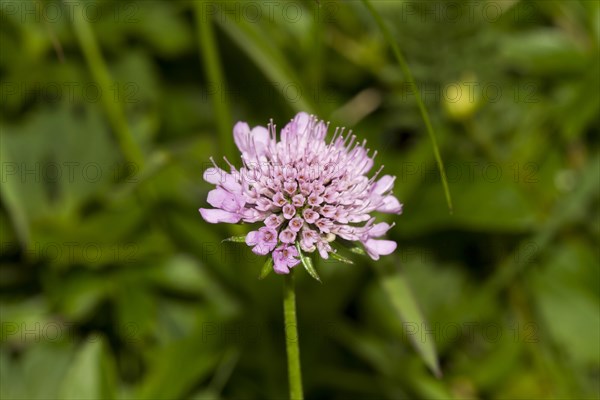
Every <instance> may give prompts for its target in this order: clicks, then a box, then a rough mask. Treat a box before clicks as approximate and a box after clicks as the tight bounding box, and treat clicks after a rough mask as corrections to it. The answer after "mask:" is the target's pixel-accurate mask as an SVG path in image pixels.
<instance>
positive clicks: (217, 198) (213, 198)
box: [206, 187, 233, 208]
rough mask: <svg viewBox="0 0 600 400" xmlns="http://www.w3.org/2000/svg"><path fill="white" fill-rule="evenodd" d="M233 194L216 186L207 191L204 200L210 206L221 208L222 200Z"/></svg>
mask: <svg viewBox="0 0 600 400" xmlns="http://www.w3.org/2000/svg"><path fill="white" fill-rule="evenodd" d="M232 197H233V196H232V195H231V193H229V192H228V191H227V190H224V189H223V188H220V187H218V188H216V189H213V190H211V191H210V192H208V197H207V199H206V201H208V204H210V205H211V206H213V207H215V208H221V205H223V202H225V200H227V199H229V198H232Z"/></svg>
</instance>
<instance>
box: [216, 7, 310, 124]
mask: <svg viewBox="0 0 600 400" xmlns="http://www.w3.org/2000/svg"><path fill="white" fill-rule="evenodd" d="M218 23H219V25H220V26H221V28H222V29H223V30H224V31H225V33H226V34H227V35H229V37H230V38H231V39H232V40H233V41H234V42H235V43H236V44H237V45H238V46H239V47H240V49H241V50H242V51H244V52H245V53H246V55H247V56H248V57H249V58H250V59H251V60H252V61H254V63H255V64H256V65H257V66H258V68H259V69H260V70H261V71H262V72H263V73H264V74H265V76H266V77H267V78H269V79H270V80H271V81H272V82H274V83H278V84H280V85H285V84H291V83H293V84H294V85H295V86H296V87H297V88H298V90H299V91H300V96H298V98H297V99H295V100H294V101H289V99H287V98H286V99H285V100H286V101H288V104H289V106H290V107H291V108H292V109H294V110H296V111H305V112H308V113H314V112H315V107H314V106H313V104H311V103H309V102H308V101H307V97H308V96H306V94H307V93H308V92H307V91H306V90H305V88H304V85H303V84H302V83H301V82H300V79H299V78H298V77H297V76H296V74H295V73H294V70H293V68H292V67H291V66H290V65H289V64H288V62H287V60H286V58H285V56H284V55H283V54H282V53H281V52H280V51H279V50H278V49H277V48H276V47H274V46H273V45H272V44H271V43H272V41H270V40H269V38H268V37H266V36H265V35H264V33H262V32H261V31H260V30H259V29H258V27H257V26H256V24H250V23H248V22H246V21H245V20H244V18H241V19H239V20H236V19H227V20H222V19H219V20H218Z"/></svg>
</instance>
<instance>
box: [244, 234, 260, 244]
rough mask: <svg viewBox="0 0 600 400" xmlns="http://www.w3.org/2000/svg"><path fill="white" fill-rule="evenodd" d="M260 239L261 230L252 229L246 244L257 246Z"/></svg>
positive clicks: (247, 236)
mask: <svg viewBox="0 0 600 400" xmlns="http://www.w3.org/2000/svg"><path fill="white" fill-rule="evenodd" d="M259 241H260V232H258V231H251V232H248V234H247V235H246V244H247V245H248V246H256V244H257V243H258V242H259Z"/></svg>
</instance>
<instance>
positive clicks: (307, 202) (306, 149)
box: [200, 113, 402, 274]
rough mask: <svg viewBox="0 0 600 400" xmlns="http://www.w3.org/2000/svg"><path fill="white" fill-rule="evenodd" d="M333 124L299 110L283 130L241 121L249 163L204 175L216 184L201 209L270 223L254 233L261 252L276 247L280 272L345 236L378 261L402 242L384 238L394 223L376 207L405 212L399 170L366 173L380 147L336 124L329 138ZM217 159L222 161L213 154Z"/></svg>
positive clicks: (216, 218) (250, 238) (217, 217)
mask: <svg viewBox="0 0 600 400" xmlns="http://www.w3.org/2000/svg"><path fill="white" fill-rule="evenodd" d="M328 127H329V125H328V124H325V123H324V122H323V121H319V120H318V119H316V118H315V117H314V116H309V115H308V114H306V113H298V114H297V115H296V117H294V119H292V121H291V122H290V123H288V124H287V125H286V126H285V127H284V128H283V129H281V130H280V132H279V138H278V137H277V130H276V127H275V125H274V124H273V123H272V122H271V123H270V124H269V125H268V127H267V128H264V127H260V126H258V127H255V128H253V129H250V127H249V126H248V125H247V124H246V123H244V122H238V123H237V124H236V125H235V127H234V133H233V134H234V139H235V143H236V144H237V146H238V148H239V150H240V152H241V153H242V156H241V159H242V164H243V165H242V167H241V168H239V170H238V169H236V168H235V167H234V166H233V165H231V164H229V163H228V164H229V166H230V172H229V173H228V172H225V171H224V170H222V169H220V168H218V167H217V166H216V164H215V167H214V168H210V169H208V170H206V172H205V173H204V179H205V180H206V181H207V182H209V183H211V184H213V185H216V188H215V189H214V190H212V191H211V192H209V194H208V203H209V204H210V205H211V206H213V207H214V208H212V209H206V208H201V209H200V213H201V214H202V217H203V218H204V219H205V220H206V221H207V222H210V223H220V222H226V223H238V222H247V223H255V222H262V223H263V224H264V226H263V227H261V228H259V229H258V230H257V231H252V232H250V233H248V235H247V236H246V244H248V245H249V246H252V247H253V249H252V251H253V252H254V253H256V254H261V255H262V254H271V256H272V257H273V268H274V270H275V272H277V273H280V274H287V273H289V268H291V267H293V266H295V265H297V264H298V263H299V262H300V259H299V257H300V255H299V254H298V251H297V249H296V247H295V246H296V244H298V245H299V246H300V248H301V249H302V251H303V252H307V253H313V252H315V251H318V253H319V254H320V255H321V257H322V258H327V257H328V256H329V253H330V252H332V251H334V250H333V249H332V247H331V245H330V243H331V242H333V241H334V240H335V239H336V238H337V237H339V238H341V239H344V240H347V241H358V242H360V243H361V244H362V245H363V246H364V248H365V250H366V252H367V254H368V255H369V256H370V257H371V258H372V259H374V260H377V259H379V257H380V256H381V255H388V254H391V253H392V252H394V250H395V249H396V243H395V242H393V241H390V240H382V239H375V238H379V237H381V236H383V235H385V233H386V232H387V231H388V230H389V229H390V228H391V227H392V226H393V225H388V224H387V223H384V222H382V223H377V224H375V223H374V221H375V219H374V218H372V216H371V214H372V213H374V212H382V213H389V214H401V213H402V204H400V202H399V201H398V199H397V198H396V197H395V196H394V195H393V194H392V189H393V186H394V180H395V177H393V176H390V175H384V176H381V177H378V175H379V172H380V171H381V169H380V170H378V171H377V172H376V173H375V174H374V176H372V177H368V176H367V175H366V174H367V173H368V172H369V171H370V170H371V168H372V167H373V164H374V162H373V159H374V157H375V155H376V152H373V153H372V154H369V153H370V151H369V150H368V149H365V144H366V141H363V142H362V143H359V142H356V136H354V135H352V134H351V132H348V133H347V134H345V129H344V128H336V129H335V132H334V134H333V138H332V139H331V140H330V141H326V140H325V136H326V134H327V130H328ZM213 164H214V161H213Z"/></svg>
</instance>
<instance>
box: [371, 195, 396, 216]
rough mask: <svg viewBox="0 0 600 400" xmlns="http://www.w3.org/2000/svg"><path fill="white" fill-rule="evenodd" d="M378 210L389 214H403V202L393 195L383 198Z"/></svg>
mask: <svg viewBox="0 0 600 400" xmlns="http://www.w3.org/2000/svg"><path fill="white" fill-rule="evenodd" d="M377 211H379V212H382V213H388V214H402V204H400V202H399V201H398V199H397V198H395V197H394V196H392V195H389V196H386V197H384V198H383V204H382V205H381V206H379V208H378V209H377Z"/></svg>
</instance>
